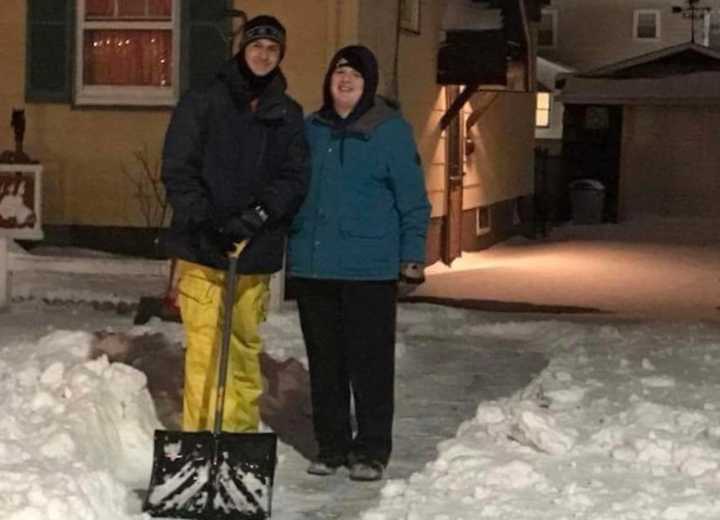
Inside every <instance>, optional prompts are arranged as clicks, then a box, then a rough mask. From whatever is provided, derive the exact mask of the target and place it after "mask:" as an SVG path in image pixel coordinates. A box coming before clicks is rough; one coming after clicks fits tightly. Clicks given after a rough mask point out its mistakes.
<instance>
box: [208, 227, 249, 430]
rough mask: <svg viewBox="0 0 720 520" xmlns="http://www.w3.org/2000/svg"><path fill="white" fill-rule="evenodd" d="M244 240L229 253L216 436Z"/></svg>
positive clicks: (219, 422)
mask: <svg viewBox="0 0 720 520" xmlns="http://www.w3.org/2000/svg"><path fill="white" fill-rule="evenodd" d="M247 243H248V241H247V240H243V241H242V242H237V243H236V244H235V249H234V250H233V251H230V252H229V253H228V271H227V275H226V277H225V294H224V302H223V323H222V342H221V344H220V359H219V360H218V373H217V393H216V394H215V425H214V427H213V433H214V434H215V435H217V434H219V433H220V432H221V431H222V422H223V413H224V411H225V383H226V382H227V369H228V358H229V357H230V355H229V354H230V335H231V334H232V313H233V305H234V303H235V285H236V282H237V262H238V257H239V256H240V254H241V253H242V252H243V250H244V249H245V247H246V246H247Z"/></svg>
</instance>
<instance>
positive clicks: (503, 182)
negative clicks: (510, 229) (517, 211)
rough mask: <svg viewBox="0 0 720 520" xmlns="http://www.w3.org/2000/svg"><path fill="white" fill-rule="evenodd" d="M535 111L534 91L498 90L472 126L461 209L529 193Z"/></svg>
mask: <svg viewBox="0 0 720 520" xmlns="http://www.w3.org/2000/svg"><path fill="white" fill-rule="evenodd" d="M471 104H472V102H471ZM534 113H535V94H534V93H511V92H501V93H500V94H499V95H498V96H497V98H496V99H495V101H494V102H493V103H492V104H491V105H490V106H489V108H488V109H487V111H486V112H485V113H484V114H483V116H482V117H481V118H480V120H479V121H478V122H477V123H476V124H475V125H474V126H473V127H472V128H471V130H470V132H469V134H468V137H469V138H471V139H472V141H473V143H474V145H475V151H474V152H473V154H472V155H470V156H469V157H468V158H467V161H466V167H465V171H466V173H467V175H466V176H465V179H464V182H463V184H464V189H465V191H464V200H463V209H471V208H475V207H479V206H490V205H491V204H494V203H496V202H501V201H503V200H507V199H511V198H514V197H520V196H522V195H527V194H529V193H532V191H533V175H532V165H533V160H534V159H533V147H532V146H531V144H530V143H532V142H533V135H534V130H535V127H534V118H533V116H534Z"/></svg>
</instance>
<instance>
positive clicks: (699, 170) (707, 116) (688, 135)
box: [620, 106, 720, 217]
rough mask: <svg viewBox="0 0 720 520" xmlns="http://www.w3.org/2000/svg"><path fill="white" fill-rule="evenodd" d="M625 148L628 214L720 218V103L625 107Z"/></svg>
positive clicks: (623, 197) (623, 200) (623, 193)
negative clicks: (719, 105) (711, 104)
mask: <svg viewBox="0 0 720 520" xmlns="http://www.w3.org/2000/svg"><path fill="white" fill-rule="evenodd" d="M621 153H622V158H621V170H620V212H621V215H622V216H623V217H632V216H634V215H641V214H652V215H663V216H675V217H706V216H711V217H720V107H716V106H710V107H683V106H628V107H625V113H624V119H623V144H622V152H621Z"/></svg>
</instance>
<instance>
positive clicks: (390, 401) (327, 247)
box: [288, 45, 430, 480]
mask: <svg viewBox="0 0 720 520" xmlns="http://www.w3.org/2000/svg"><path fill="white" fill-rule="evenodd" d="M377 85H378V66H377V61H376V59H375V56H374V55H373V53H372V52H371V51H370V50H369V49H368V48H366V47H362V46H357V45H355V46H348V47H345V48H343V49H340V50H339V51H338V52H337V53H336V55H335V56H334V57H333V59H332V60H331V62H330V65H329V68H328V71H327V74H326V76H325V81H324V85H323V95H324V103H323V106H322V107H321V108H320V110H319V111H318V112H316V113H314V114H312V115H311V116H310V117H308V119H307V120H306V135H307V139H308V142H309V145H310V149H311V155H312V177H311V182H310V190H309V193H308V195H307V197H306V199H305V201H304V203H303V205H302V207H301V209H300V211H299V212H298V214H297V215H296V217H295V218H294V220H293V222H292V224H291V226H290V235H289V243H288V273H289V276H290V277H292V284H293V286H294V287H295V292H296V296H297V302H298V309H299V313H300V324H301V327H302V331H303V337H304V340H305V346H306V349H307V354H308V363H309V370H310V385H311V395H312V405H313V424H314V430H315V438H316V440H317V444H318V454H317V458H316V459H315V460H313V461H312V463H311V464H310V467H309V468H308V472H309V473H311V474H315V475H331V474H334V473H335V472H336V471H337V469H338V468H339V467H341V466H348V467H349V469H350V478H351V479H353V480H379V479H381V478H382V476H383V471H384V468H385V467H386V466H387V464H388V461H389V459H390V453H391V450H392V422H393V410H394V397H393V394H394V372H395V321H396V301H397V294H398V286H399V284H402V285H403V286H410V285H417V284H419V283H422V281H423V280H424V276H423V269H424V262H425V241H426V235H427V228H428V223H429V219H430V204H429V203H428V199H427V193H426V190H425V181H424V175H423V172H422V168H421V164H420V160H419V155H418V153H417V148H416V146H415V141H414V139H413V133H412V128H411V127H410V125H409V124H408V123H407V121H405V119H403V117H402V115H401V114H400V112H399V110H398V109H397V107H396V106H394V105H393V104H392V103H390V102H389V101H387V100H385V99H384V98H382V97H379V96H377V95H376V91H377ZM351 396H352V397H351ZM351 400H352V401H354V405H355V419H356V426H357V427H356V429H355V431H353V427H352V420H351Z"/></svg>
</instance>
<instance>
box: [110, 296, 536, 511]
mask: <svg viewBox="0 0 720 520" xmlns="http://www.w3.org/2000/svg"><path fill="white" fill-rule="evenodd" d="M403 308H405V309H413V311H414V312H411V313H404V312H403ZM416 310H419V311H420V314H418V313H417V312H415V311H416ZM280 312H281V313H286V314H295V313H296V311H295V310H294V308H292V307H290V308H286V309H284V310H282V311H280ZM423 312H425V313H433V314H434V313H443V315H444V316H447V320H446V323H447V327H443V328H442V330H430V329H428V328H427V327H426V326H424V325H423V323H422V321H423V316H422V313H423ZM475 319H477V320H478V322H480V321H482V320H486V319H487V315H483V313H476V312H468V311H463V310H454V309H447V308H444V307H439V306H432V305H413V306H412V307H410V306H405V305H403V306H401V312H400V318H399V330H398V352H397V373H396V389H395V394H396V417H395V435H394V441H395V445H394V453H393V457H392V460H391V464H390V466H389V467H388V470H387V473H386V477H387V478H407V477H409V476H410V475H411V474H412V473H413V472H415V471H420V470H422V468H423V467H424V466H425V464H426V463H428V462H430V461H433V460H435V458H436V447H437V444H438V443H439V442H441V441H443V440H446V439H449V438H452V437H454V436H455V432H456V431H457V428H458V426H459V425H460V423H461V422H462V421H464V420H466V419H470V418H472V417H473V416H474V415H475V410H476V408H477V405H478V403H479V402H482V401H486V400H491V399H497V398H500V397H504V396H509V395H510V394H512V393H514V392H516V391H518V390H520V389H522V388H524V387H525V386H527V384H528V383H529V382H530V380H531V379H532V378H533V377H534V376H535V375H536V374H537V373H539V372H540V371H541V370H542V369H543V368H544V367H545V366H546V365H547V360H546V359H545V357H544V356H543V355H542V354H541V353H538V352H533V351H527V350H524V349H523V345H522V343H521V342H516V341H510V340H502V339H498V340H497V341H496V342H494V343H493V344H492V345H490V346H489V345H487V344H474V343H473V341H472V340H470V339H466V338H464V337H462V336H457V335H454V334H453V330H454V329H456V328H458V327H459V326H460V325H466V324H467V323H468V321H470V322H472V321H474V320H475ZM408 320H410V321H408ZM412 320H414V323H413V322H411V321H412ZM270 321H271V322H272V321H273V318H272V317H271V318H270ZM291 334H295V332H291ZM297 335H298V336H299V330H298V331H297ZM179 352H180V351H179V349H178V348H177V346H173V345H169V344H167V342H165V343H163V341H162V336H159V335H157V334H155V335H147V336H140V337H137V338H134V339H131V340H130V342H129V345H128V350H127V351H126V352H122V353H119V354H116V355H115V360H117V361H123V362H126V363H128V364H131V365H133V366H135V367H136V368H138V369H140V370H142V371H144V372H145V373H146V374H147V376H148V383H149V388H150V390H151V392H152V394H153V397H154V398H155V402H156V405H157V409H158V411H159V413H160V415H161V419H162V420H163V421H164V422H165V423H166V426H168V427H169V428H176V427H177V419H178V417H179V412H180V408H179V407H180V388H179V386H180V384H181V378H179V377H178V374H179V372H180V371H181V369H182V367H181V357H180V356H179V355H178V354H179ZM263 375H264V377H265V379H266V383H267V388H268V389H267V392H266V395H265V396H263V399H262V417H263V422H264V423H265V424H267V425H268V426H270V427H271V428H272V429H273V430H274V431H275V432H276V433H277V434H278V436H279V439H280V441H281V442H280V445H279V453H278V455H279V464H278V467H277V471H276V481H275V482H276V483H275V492H274V499H273V507H274V510H273V515H272V517H273V519H274V520H318V519H328V520H329V519H337V520H351V519H356V518H359V514H360V513H361V512H362V511H364V510H366V509H368V508H370V507H373V506H374V505H375V504H376V503H377V502H378V500H379V498H380V496H379V492H380V489H381V488H382V486H383V485H384V481H382V482H375V483H357V482H352V481H350V480H349V479H348V475H347V471H346V470H341V471H340V472H339V473H338V474H337V475H334V476H332V477H315V476H311V475H307V474H306V473H305V469H306V467H307V464H308V459H309V458H310V457H312V454H313V451H314V446H315V445H314V442H313V438H312V431H311V429H312V426H311V407H310V402H309V395H308V378H307V372H306V371H305V369H304V366H303V364H302V363H300V362H299V361H298V360H297V359H295V358H293V357H289V358H287V359H285V360H283V361H278V360H275V359H273V358H271V357H269V356H265V357H264V358H263Z"/></svg>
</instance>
